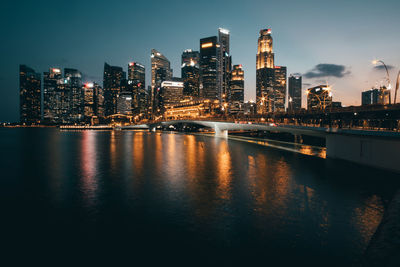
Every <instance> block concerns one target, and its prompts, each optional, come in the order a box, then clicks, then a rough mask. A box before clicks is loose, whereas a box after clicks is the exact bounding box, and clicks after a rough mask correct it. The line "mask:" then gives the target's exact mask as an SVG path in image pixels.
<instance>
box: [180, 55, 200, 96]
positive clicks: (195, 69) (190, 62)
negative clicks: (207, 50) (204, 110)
mask: <svg viewBox="0 0 400 267" xmlns="http://www.w3.org/2000/svg"><path fill="white" fill-rule="evenodd" d="M199 62H200V53H199V52H198V51H192V49H187V50H185V51H184V52H183V53H182V68H181V76H182V80H183V83H184V88H183V94H184V95H189V96H199V95H200V94H199V88H200V65H199Z"/></svg>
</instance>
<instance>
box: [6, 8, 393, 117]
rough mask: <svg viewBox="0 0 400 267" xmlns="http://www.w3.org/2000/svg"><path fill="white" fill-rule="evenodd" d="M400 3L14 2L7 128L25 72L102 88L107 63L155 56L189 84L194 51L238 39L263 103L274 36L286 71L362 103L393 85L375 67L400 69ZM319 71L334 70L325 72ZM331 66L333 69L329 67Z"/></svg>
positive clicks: (237, 50) (237, 56)
mask: <svg viewBox="0 0 400 267" xmlns="http://www.w3.org/2000/svg"><path fill="white" fill-rule="evenodd" d="M399 12H400V1H398V0H386V1H385V0H384V1H370V0H349V1H341V0H336V1H324V0H318V1H313V0H309V1H300V0H298V1H265V0H264V1H261V0H254V1H251V0H250V1H234V0H230V1H216V0H213V1H209V0H202V1H156V0H154V1H151V0H147V1H118V0H114V1H104V0H97V1H76V0H69V1H61V0H52V1H48V0H42V1H9V0H5V1H4V0H3V1H2V7H1V10H0V22H1V28H0V34H1V36H2V38H1V39H2V40H1V42H0V51H1V53H2V55H1V61H0V121H16V120H18V116H19V115H18V101H19V100H18V65H19V64H27V65H28V66H30V67H32V68H34V69H35V70H36V71H39V72H43V71H46V70H47V69H48V68H49V67H72V68H77V69H79V70H81V71H82V72H83V73H84V74H85V77H86V78H87V79H88V80H96V81H98V82H100V83H101V80H102V71H103V65H104V62H105V61H106V62H108V63H110V64H112V65H119V66H123V67H124V69H126V68H127V64H128V62H129V61H138V62H141V63H143V64H144V65H145V66H146V69H147V73H146V74H147V81H148V82H149V78H150V71H149V70H150V50H151V48H155V49H157V50H159V51H160V52H162V53H163V54H164V55H165V56H167V57H168V58H169V60H170V61H171V63H172V67H173V69H174V75H175V76H178V77H179V76H180V55H181V53H182V51H183V50H184V49H187V48H192V49H196V50H198V49H199V39H200V38H202V37H207V36H212V35H216V34H217V29H218V27H224V28H227V29H229V30H230V31H231V54H232V56H233V63H234V64H243V66H244V69H245V84H246V91H245V95H246V99H247V100H250V99H254V98H255V57H256V51H257V38H258V32H259V30H260V29H262V28H266V27H271V28H272V34H273V38H274V50H275V59H276V64H278V65H284V66H287V67H288V74H289V73H302V74H306V73H308V74H307V75H306V77H308V78H305V79H304V83H305V87H307V86H309V85H316V84H318V83H321V82H325V81H328V82H329V83H330V84H333V86H334V91H333V92H334V99H335V100H338V101H342V102H343V103H344V104H346V105H354V104H360V92H361V91H362V90H365V89H369V88H371V87H372V86H374V85H376V84H377V83H379V82H380V81H381V80H382V79H383V76H384V73H383V72H382V71H381V70H376V69H374V68H373V66H372V65H371V63H370V62H371V60H373V59H374V58H378V59H382V60H384V61H385V62H386V63H387V64H389V65H392V66H395V68H392V69H391V75H392V79H394V76H395V72H397V70H398V67H400V64H399V63H400V62H399V61H400V53H399V52H400V34H399V27H400V15H399ZM318 64H324V65H319V66H317V65H318ZM325 64H327V65H325Z"/></svg>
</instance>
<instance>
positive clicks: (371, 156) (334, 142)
mask: <svg viewBox="0 0 400 267" xmlns="http://www.w3.org/2000/svg"><path fill="white" fill-rule="evenodd" d="M326 155H327V157H329V158H337V159H343V160H348V161H352V162H356V163H360V164H365V165H369V166H372V167H377V168H381V169H386V170H390V171H394V172H398V173H400V140H399V139H398V138H379V137H368V136H352V135H343V134H341V135H339V134H328V135H327V136H326Z"/></svg>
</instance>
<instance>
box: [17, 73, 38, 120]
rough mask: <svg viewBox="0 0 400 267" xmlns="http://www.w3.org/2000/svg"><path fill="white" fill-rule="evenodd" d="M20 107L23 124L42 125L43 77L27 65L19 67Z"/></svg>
mask: <svg viewBox="0 0 400 267" xmlns="http://www.w3.org/2000/svg"><path fill="white" fill-rule="evenodd" d="M19 107H20V109H19V110H20V122H21V123H24V124H37V123H40V121H41V75H40V73H36V72H35V71H34V70H33V69H31V68H29V67H28V66H26V65H20V66H19Z"/></svg>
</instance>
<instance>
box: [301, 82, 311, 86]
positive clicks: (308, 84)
mask: <svg viewBox="0 0 400 267" xmlns="http://www.w3.org/2000/svg"><path fill="white" fill-rule="evenodd" d="M303 86H305V87H308V86H311V83H303Z"/></svg>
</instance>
